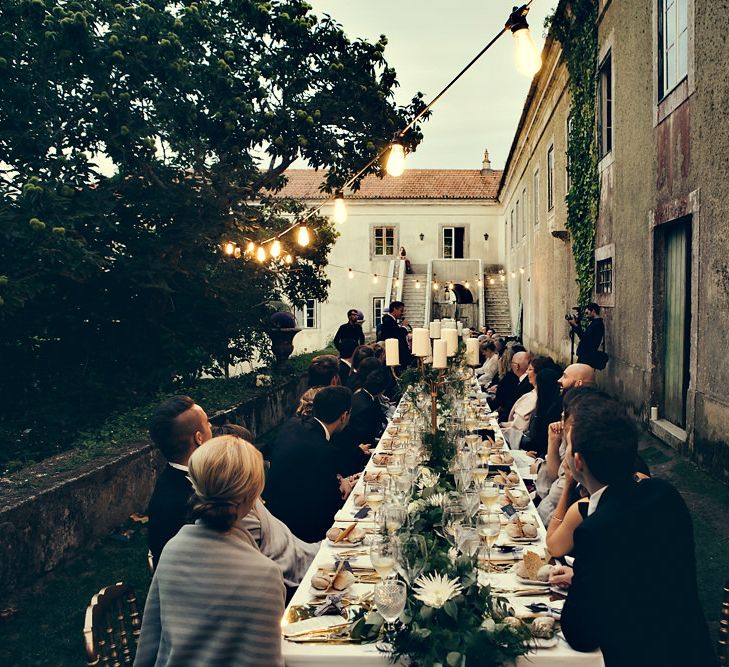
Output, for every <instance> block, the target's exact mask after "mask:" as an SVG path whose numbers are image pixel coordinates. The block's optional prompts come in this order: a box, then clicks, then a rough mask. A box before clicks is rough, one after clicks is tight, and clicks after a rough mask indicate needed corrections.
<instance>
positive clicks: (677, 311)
mask: <svg viewBox="0 0 729 667" xmlns="http://www.w3.org/2000/svg"><path fill="white" fill-rule="evenodd" d="M690 231H691V225H690V223H677V224H674V225H671V226H670V227H667V228H666V231H665V234H664V239H665V246H664V251H665V255H664V257H665V262H664V276H663V279H664V295H665V305H664V323H663V324H664V330H663V331H664V337H663V340H664V349H663V415H664V416H665V418H666V419H668V421H670V422H671V423H673V424H676V425H677V426H681V427H684V426H685V425H686V393H687V391H688V384H689V343H690V338H689V337H690V323H691V298H690V297H691V269H690V266H691V241H690Z"/></svg>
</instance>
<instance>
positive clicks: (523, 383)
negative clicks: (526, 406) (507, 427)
mask: <svg viewBox="0 0 729 667" xmlns="http://www.w3.org/2000/svg"><path fill="white" fill-rule="evenodd" d="M527 368H529V353H528V352H524V351H520V352H515V353H514V356H513V357H512V358H511V370H510V371H509V372H508V373H506V375H504V377H503V378H502V379H501V381H500V382H499V384H498V386H497V387H496V395H495V396H494V399H493V401H492V408H493V409H494V410H498V412H499V421H500V422H504V421H507V420H508V418H509V413H510V412H511V408H513V407H514V403H516V401H517V399H519V398H521V397H522V396H524V394H528V393H529V392H530V391H531V390H532V389H534V387H532V384H531V382H529V377H528V374H527Z"/></svg>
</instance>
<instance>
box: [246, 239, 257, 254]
mask: <svg viewBox="0 0 729 667" xmlns="http://www.w3.org/2000/svg"><path fill="white" fill-rule="evenodd" d="M255 250H256V244H255V243H253V241H248V245H247V246H246V255H252V254H253V253H254V252H255Z"/></svg>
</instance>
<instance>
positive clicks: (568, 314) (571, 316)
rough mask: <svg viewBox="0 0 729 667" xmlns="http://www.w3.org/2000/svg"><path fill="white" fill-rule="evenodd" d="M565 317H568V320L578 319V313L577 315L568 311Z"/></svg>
mask: <svg viewBox="0 0 729 667" xmlns="http://www.w3.org/2000/svg"><path fill="white" fill-rule="evenodd" d="M564 319H566V320H567V321H568V322H570V321H571V320H576V319H577V315H575V314H574V313H567V314H566V315H565V316H564Z"/></svg>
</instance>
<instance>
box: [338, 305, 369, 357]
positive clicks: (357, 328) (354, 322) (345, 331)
mask: <svg viewBox="0 0 729 667" xmlns="http://www.w3.org/2000/svg"><path fill="white" fill-rule="evenodd" d="M358 320H359V311H358V310H357V309H356V308H350V309H349V310H348V311H347V322H346V323H345V324H342V326H340V327H339V329H337V333H336V334H335V336H334V347H336V348H337V350H339V352H340V353H341V352H342V348H341V347H340V345H341V344H342V341H343V340H344V339H345V338H350V339H351V340H353V341H354V342H355V343H356V344H357V345H364V342H365V337H364V332H363V331H362V325H361V324H360V323H359V321H358Z"/></svg>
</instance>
